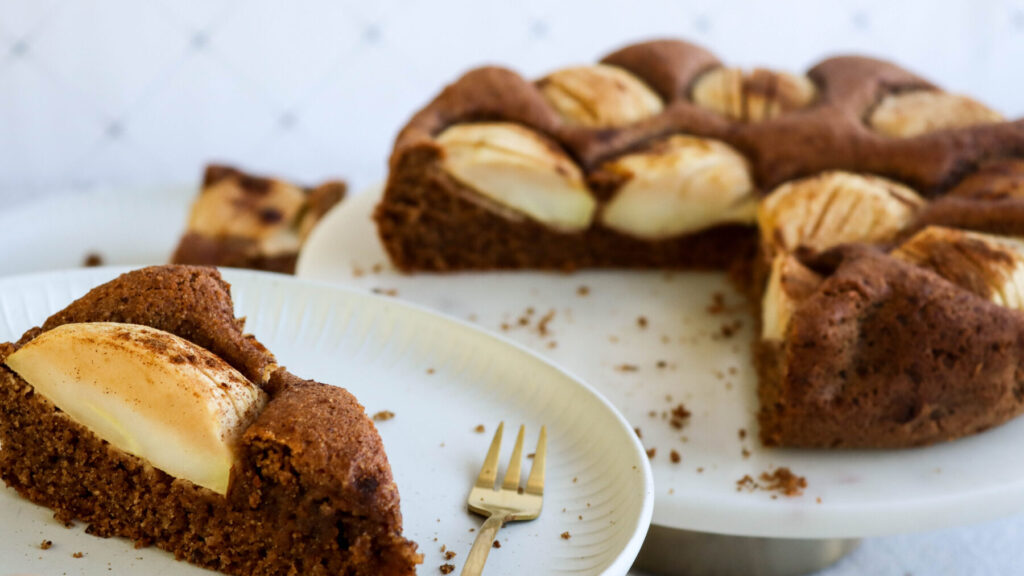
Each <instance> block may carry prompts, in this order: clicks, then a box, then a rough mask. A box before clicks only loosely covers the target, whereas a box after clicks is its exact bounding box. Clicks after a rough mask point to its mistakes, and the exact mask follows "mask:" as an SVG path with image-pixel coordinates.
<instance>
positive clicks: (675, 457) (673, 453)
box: [668, 450, 683, 464]
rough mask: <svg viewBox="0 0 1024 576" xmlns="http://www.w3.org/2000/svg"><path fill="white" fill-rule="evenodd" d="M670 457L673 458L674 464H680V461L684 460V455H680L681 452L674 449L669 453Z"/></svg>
mask: <svg viewBox="0 0 1024 576" xmlns="http://www.w3.org/2000/svg"><path fill="white" fill-rule="evenodd" d="M668 459H669V460H671V461H672V463H673V464H679V463H680V462H682V461H683V457H682V456H680V455H679V452H677V451H676V450H672V451H671V452H669V453H668Z"/></svg>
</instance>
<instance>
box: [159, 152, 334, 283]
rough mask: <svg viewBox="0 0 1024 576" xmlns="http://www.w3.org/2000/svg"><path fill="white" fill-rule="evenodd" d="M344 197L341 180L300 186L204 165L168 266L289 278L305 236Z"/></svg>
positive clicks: (232, 169)
mask: <svg viewBox="0 0 1024 576" xmlns="http://www.w3.org/2000/svg"><path fill="white" fill-rule="evenodd" d="M344 197H345V183H344V182H340V181H329V182H325V183H323V184H321V185H319V186H317V187H315V188H300V187H298V186H295V185H294V184H290V183H288V182H285V181H283V180H277V179H273V178H265V177H261V176H253V175H250V174H246V173H244V172H241V171H239V170H236V169H234V168H231V167H228V166H219V165H210V166H207V168H206V174H205V176H204V177H203V185H202V189H201V190H200V192H199V196H198V197H197V198H196V200H195V202H194V203H193V204H192V211H191V214H190V216H189V220H188V228H187V230H186V231H185V235H184V236H183V237H182V239H181V242H180V243H179V244H178V248H177V249H176V250H175V251H174V255H173V256H172V257H171V262H172V263H174V264H202V265H209V266H228V267H232V268H254V269H256V270H269V271H271V272H283V273H286V274H293V273H294V272H295V263H296V260H297V259H298V256H299V250H300V249H301V248H302V245H303V243H304V242H305V241H306V238H307V237H308V236H309V233H310V232H311V231H312V230H313V227H314V226H316V224H317V222H319V221H320V219H321V218H322V217H323V215H324V214H326V213H327V211H328V210H330V209H331V208H332V207H333V206H334V205H335V204H337V203H338V202H340V201H341V200H342V199H343V198H344Z"/></svg>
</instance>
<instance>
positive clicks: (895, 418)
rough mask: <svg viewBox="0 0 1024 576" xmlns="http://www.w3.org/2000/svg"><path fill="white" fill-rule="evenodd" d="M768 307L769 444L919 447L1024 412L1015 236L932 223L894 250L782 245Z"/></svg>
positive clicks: (764, 359) (1023, 256) (1022, 298)
mask: <svg viewBox="0 0 1024 576" xmlns="http://www.w3.org/2000/svg"><path fill="white" fill-rule="evenodd" d="M763 312H764V322H763V324H762V326H763V332H762V338H761V340H760V342H759V343H758V360H759V363H758V364H759V366H758V371H759V374H760V377H761V384H760V388H759V390H760V399H761V412H760V423H761V436H762V439H763V440H764V442H765V443H766V444H769V445H784V446H800V447H825V448H831V447H853V448H857V447H902V446H915V445H921V444H930V443H933V442H937V441H943V440H951V439H953V438H958V437H960V436H963V435H966V434H972V433H976V432H980V431H982V430H985V429H987V428H990V427H992V426H995V425H998V424H1001V423H1003V422H1005V421H1006V420H1008V419H1010V418H1013V417H1015V416H1017V415H1019V414H1021V413H1022V412H1024V380H1022V379H1021V374H1022V372H1024V349H1022V348H1021V345H1020V343H1021V342H1022V341H1024V314H1022V312H1024V244H1022V243H1021V242H1020V241H1015V240H1011V239H1007V238H1002V237H997V236H990V235H985V234H979V233H970V232H963V231H959V230H954V229H950V228H938V227H930V228H926V229H925V230H923V231H921V232H920V233H918V234H916V235H914V236H913V237H911V238H910V239H908V240H907V241H906V242H904V243H902V244H901V245H899V246H898V247H896V248H895V249H894V250H892V251H891V252H890V253H886V252H885V251H882V250H879V249H877V248H872V247H867V246H863V245H861V246H844V247H842V248H838V249H836V250H835V251H832V252H831V253H826V254H823V255H821V256H820V257H817V258H813V259H811V260H810V261H806V262H801V261H799V260H798V259H797V258H796V257H794V256H791V255H787V256H780V257H779V259H777V260H776V265H775V266H774V267H773V270H772V274H771V277H770V281H769V287H768V289H767V291H766V292H765V297H764V305H763Z"/></svg>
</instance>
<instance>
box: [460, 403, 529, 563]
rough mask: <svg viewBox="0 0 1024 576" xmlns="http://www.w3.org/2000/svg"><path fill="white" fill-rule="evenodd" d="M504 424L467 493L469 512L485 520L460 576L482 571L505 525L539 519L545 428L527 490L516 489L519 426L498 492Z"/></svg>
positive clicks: (527, 481)
mask: <svg viewBox="0 0 1024 576" xmlns="http://www.w3.org/2000/svg"><path fill="white" fill-rule="evenodd" d="M504 428H505V423H504V422H502V423H500V424H498V430H497V432H495V433H494V439H493V440H491V447H490V448H489V449H488V450H487V458H485V459H484V467H483V468H481V469H480V475H479V476H477V478H476V483H475V484H473V489H472V490H470V491H469V501H468V503H469V509H470V510H471V511H473V512H476V513H477V514H480V515H481V516H486V517H487V520H486V521H485V522H484V525H483V526H481V527H480V532H479V533H477V536H476V541H475V542H473V548H472V549H471V550H470V551H469V556H467V557H466V564H465V565H464V566H463V567H462V576H479V575H480V574H482V573H483V571H484V562H487V553H488V552H490V551H491V546H492V545H493V543H494V539H495V538H497V536H498V529H499V528H501V527H502V526H504V525H505V523H506V522H516V521H518V520H533V519H534V518H536V517H537V516H540V510H541V507H542V505H543V503H544V457H545V455H546V453H547V447H548V436H547V431H546V430H545V428H544V426H541V427H540V439H538V440H537V452H536V453H534V456H533V466H532V467H531V468H530V477H529V478H527V480H526V488H521V487H520V486H519V480H520V478H519V476H520V474H519V469H520V462H521V460H522V455H523V426H520V427H519V436H518V437H517V438H516V446H515V448H513V449H512V458H511V460H510V461H509V463H508V470H507V471H506V472H505V479H504V480H503V481H502V482H501V489H500V490H495V488H494V482H495V481H496V480H497V479H498V455H499V453H500V452H501V433H502V430H503V429H504Z"/></svg>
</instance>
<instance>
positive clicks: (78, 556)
mask: <svg viewBox="0 0 1024 576" xmlns="http://www.w3.org/2000/svg"><path fill="white" fill-rule="evenodd" d="M71 557H72V558H83V557H85V554H82V553H81V552H75V553H74V554H72V555H71Z"/></svg>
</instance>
